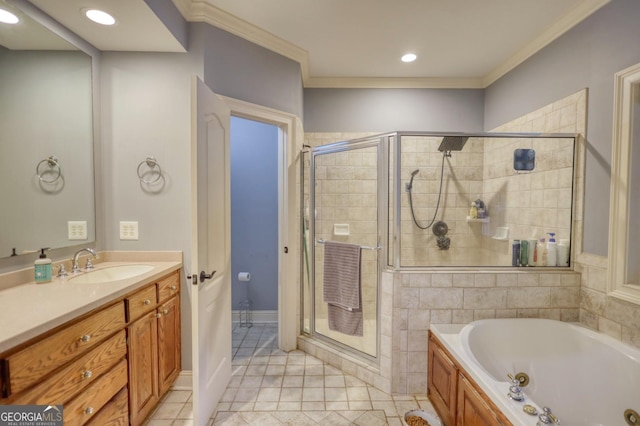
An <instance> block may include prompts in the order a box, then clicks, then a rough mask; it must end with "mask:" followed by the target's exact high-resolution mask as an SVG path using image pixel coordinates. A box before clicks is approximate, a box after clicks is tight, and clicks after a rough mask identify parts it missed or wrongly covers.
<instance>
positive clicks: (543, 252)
mask: <svg viewBox="0 0 640 426" xmlns="http://www.w3.org/2000/svg"><path fill="white" fill-rule="evenodd" d="M536 266H547V245H546V244H545V240H544V237H542V238H540V240H538V244H537V245H536Z"/></svg>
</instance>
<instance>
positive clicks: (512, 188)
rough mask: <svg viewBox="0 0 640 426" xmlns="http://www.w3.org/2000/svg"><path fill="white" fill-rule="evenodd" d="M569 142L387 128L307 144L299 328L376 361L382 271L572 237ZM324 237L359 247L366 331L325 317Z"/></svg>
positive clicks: (482, 263)
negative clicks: (354, 332) (338, 326)
mask: <svg viewBox="0 0 640 426" xmlns="http://www.w3.org/2000/svg"><path fill="white" fill-rule="evenodd" d="M575 145H576V135H574V134H521V133H509V134H507V133H483V134H453V133H449V134H448V133H439V134H436V133H427V132H393V133H387V134H381V135H372V136H367V137H363V138H359V139H353V140H348V141H343V142H335V143H329V144H324V145H321V146H314V147H309V148H308V149H306V150H303V152H302V154H301V171H300V199H301V213H300V218H301V245H302V250H301V253H302V259H301V277H300V279H301V311H302V312H301V330H302V332H303V333H304V334H305V335H307V336H308V337H309V338H311V339H317V340H318V341H322V342H323V343H325V344H326V345H329V346H331V347H333V348H336V349H337V351H338V352H339V353H345V354H348V355H349V356H354V357H356V358H357V359H359V360H361V361H362V362H364V363H366V364H367V365H372V366H375V365H377V362H378V360H379V357H380V330H381V328H384V327H391V325H390V324H381V321H380V319H381V314H380V312H381V299H382V295H381V292H380V280H381V276H382V272H383V271H384V270H394V271H407V272H410V271H412V270H413V271H416V270H422V271H426V270H431V269H436V270H437V269H442V268H458V269H459V270H479V269H484V268H489V269H492V268H493V269H497V268H513V267H524V266H527V267H529V266H532V265H530V264H529V263H528V262H527V260H528V259H522V261H521V259H520V257H521V253H520V251H518V259H517V260H518V261H517V264H514V259H515V255H514V250H515V249H514V246H515V244H514V243H515V242H516V240H517V242H518V243H519V242H520V241H523V245H528V244H529V243H530V242H534V241H539V240H540V238H545V237H548V235H547V233H554V234H555V237H556V240H558V241H559V240H569V239H570V237H571V233H572V210H573V203H572V200H573V184H574V162H575V159H574V158H575ZM472 203H473V204H472ZM472 205H473V206H475V207H472ZM327 241H336V242H343V243H350V244H356V245H359V246H360V247H361V264H360V266H361V274H360V275H361V277H360V283H361V294H362V311H363V335H362V336H351V335H346V334H343V333H340V332H337V331H335V330H331V329H330V327H329V325H328V314H327V303H325V301H324V300H323V265H324V250H325V247H324V243H325V242H327ZM524 241H526V242H527V243H524ZM533 245H534V246H535V242H534V243H533ZM539 262H541V261H539ZM549 266H556V267H567V266H568V264H564V265H549ZM392 305H393V304H389V306H391V308H392ZM387 315H388V314H387ZM387 334H388V333H387Z"/></svg>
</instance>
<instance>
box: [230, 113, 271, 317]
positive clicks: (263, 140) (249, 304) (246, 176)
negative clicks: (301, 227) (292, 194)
mask: <svg viewBox="0 0 640 426" xmlns="http://www.w3.org/2000/svg"><path fill="white" fill-rule="evenodd" d="M230 139H231V171H230V172H231V288H232V290H231V300H232V301H231V306H232V311H233V325H234V328H235V327H238V326H239V327H251V326H252V325H253V323H254V322H255V323H261V324H262V323H270V324H274V325H275V324H277V322H278V252H279V251H278V214H279V206H278V180H279V176H278V173H279V170H278V152H279V144H280V141H279V129H278V127H277V126H275V125H273V124H269V123H263V122H260V121H254V120H251V119H247V118H243V117H236V116H232V117H231V133H230Z"/></svg>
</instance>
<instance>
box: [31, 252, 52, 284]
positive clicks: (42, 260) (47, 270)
mask: <svg viewBox="0 0 640 426" xmlns="http://www.w3.org/2000/svg"><path fill="white" fill-rule="evenodd" d="M45 250H49V249H48V248H43V249H40V256H39V258H38V259H36V261H35V262H34V264H33V272H34V277H35V281H36V283H48V282H49V281H51V279H52V277H53V265H52V264H51V259H49V258H47V255H46V254H44V251H45Z"/></svg>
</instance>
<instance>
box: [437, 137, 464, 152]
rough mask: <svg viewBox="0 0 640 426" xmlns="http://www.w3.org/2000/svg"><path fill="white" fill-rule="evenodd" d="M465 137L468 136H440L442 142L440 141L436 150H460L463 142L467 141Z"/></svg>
mask: <svg viewBox="0 0 640 426" xmlns="http://www.w3.org/2000/svg"><path fill="white" fill-rule="evenodd" d="M467 139H469V137H468V136H445V137H444V138H442V142H440V146H439V147H438V151H440V152H451V151H462V148H463V147H464V144H466V143H467Z"/></svg>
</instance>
